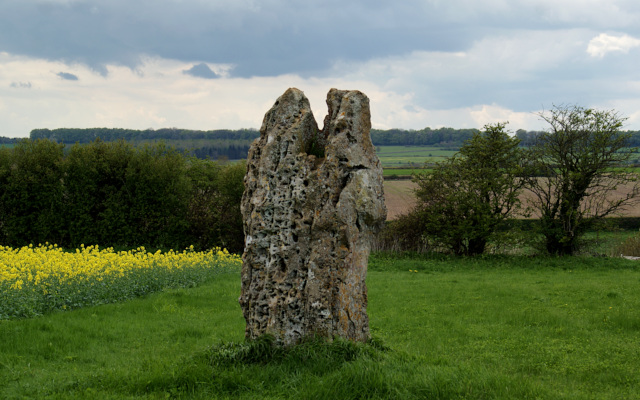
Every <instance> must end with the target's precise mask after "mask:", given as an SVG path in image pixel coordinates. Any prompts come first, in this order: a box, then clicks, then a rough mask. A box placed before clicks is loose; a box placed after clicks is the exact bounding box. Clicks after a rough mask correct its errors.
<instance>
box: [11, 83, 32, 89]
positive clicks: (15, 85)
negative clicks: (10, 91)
mask: <svg viewBox="0 0 640 400" xmlns="http://www.w3.org/2000/svg"><path fill="white" fill-rule="evenodd" d="M9 86H11V87H12V88H20V89H31V82H11V85H9Z"/></svg>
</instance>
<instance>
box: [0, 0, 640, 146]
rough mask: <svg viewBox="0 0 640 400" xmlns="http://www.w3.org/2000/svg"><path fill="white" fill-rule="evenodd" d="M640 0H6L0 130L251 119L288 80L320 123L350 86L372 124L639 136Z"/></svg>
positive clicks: (0, 32) (248, 124)
mask: <svg viewBox="0 0 640 400" xmlns="http://www.w3.org/2000/svg"><path fill="white" fill-rule="evenodd" d="M639 66H640V2H639V1H637V0H389V1H386V0H340V1H338V0H304V1H301V0H297V1H296V0H0V136H6V137H27V136H28V135H29V132H30V131H31V130H32V129H38V128H49V129H55V128H91V127H110V128H130V129H149V128H152V129H159V128H169V127H177V128H183V129H199V130H213V129H240V128H256V129H259V128H260V126H261V124H262V119H263V117H264V114H265V113H266V112H267V111H268V110H269V108H270V107H271V106H272V105H273V103H274V102H275V100H276V99H277V98H278V97H279V96H280V95H281V94H282V93H284V91H285V90H286V89H287V88H289V87H297V88H298V89H300V90H302V91H304V92H305V94H306V96H307V97H308V98H309V100H310V102H311V107H312V109H313V112H314V115H315V117H316V120H317V121H318V123H319V125H321V124H322V121H323V119H324V116H325V115H326V113H327V108H326V103H325V99H326V94H327V92H328V91H329V89H331V88H334V87H335V88H338V89H349V90H360V91H362V92H363V93H365V94H366V95H367V96H368V97H369V99H370V102H371V112H372V116H371V120H372V125H373V127H374V128H377V129H391V128H400V129H423V128H425V127H431V128H439V127H443V126H444V127H453V128H482V127H483V126H484V125H485V124H489V123H497V122H508V123H509V124H508V125H507V128H508V129H510V130H511V131H515V130H517V129H526V130H537V129H544V128H545V127H546V126H545V123H544V122H543V121H542V120H541V119H540V116H539V113H540V112H544V111H545V110H549V109H551V108H553V107H554V106H562V105H579V106H583V107H589V108H597V109H602V110H614V111H615V112H617V113H618V114H619V115H620V116H621V117H623V118H627V120H626V123H625V126H624V128H625V129H631V130H640V67H639Z"/></svg>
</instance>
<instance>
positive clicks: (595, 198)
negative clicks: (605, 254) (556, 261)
mask: <svg viewBox="0 0 640 400" xmlns="http://www.w3.org/2000/svg"><path fill="white" fill-rule="evenodd" d="M539 115H540V117H541V118H542V119H543V120H544V121H546V122H547V123H548V124H549V125H550V127H549V129H548V130H547V131H545V132H543V133H541V134H539V135H538V136H537V138H536V143H535V145H534V146H533V148H532V150H531V162H532V167H533V169H534V171H535V175H536V176H535V177H532V178H531V179H530V180H529V187H530V189H531V191H532V192H533V194H534V196H533V201H532V206H533V208H534V209H535V210H536V211H537V212H538V213H539V215H540V222H541V224H540V227H541V231H542V234H543V235H544V237H545V244H546V249H547V251H548V252H549V253H552V254H559V255H570V254H573V253H574V252H575V251H576V250H577V249H578V247H579V239H580V238H581V236H582V235H583V234H584V233H585V231H586V230H587V229H589V228H590V227H591V226H593V223H595V222H596V221H599V220H602V219H603V218H605V217H608V216H611V215H614V214H616V213H618V212H620V211H623V210H624V209H625V208H626V207H629V206H631V205H633V204H635V203H637V201H638V194H640V183H639V181H638V176H637V174H635V173H633V172H631V171H629V170H628V169H625V165H626V163H627V161H628V160H629V159H630V157H631V156H632V154H633V153H634V152H635V150H634V149H629V148H628V144H627V143H628V139H629V135H628V134H625V133H623V132H621V131H620V128H621V127H622V125H623V123H624V121H625V118H622V117H620V116H619V115H618V113H617V112H615V111H599V110H593V109H586V108H582V107H579V106H557V107H554V108H553V109H552V110H550V111H548V112H543V113H541V114H539ZM618 189H624V190H623V191H622V194H621V193H620V192H617V190H618Z"/></svg>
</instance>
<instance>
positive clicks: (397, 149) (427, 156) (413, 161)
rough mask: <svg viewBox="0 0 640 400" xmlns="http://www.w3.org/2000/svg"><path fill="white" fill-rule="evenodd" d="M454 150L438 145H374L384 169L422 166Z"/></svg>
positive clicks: (449, 154)
mask: <svg viewBox="0 0 640 400" xmlns="http://www.w3.org/2000/svg"><path fill="white" fill-rule="evenodd" d="M456 152H457V149H456V148H443V147H439V146H376V154H377V155H378V157H379V158H380V162H381V163H382V167H383V168H385V169H387V168H403V169H405V170H406V169H409V170H410V169H415V168H422V167H423V166H424V164H425V163H434V162H439V161H443V160H444V159H446V158H447V157H451V156H452V155H454V154H455V153H456Z"/></svg>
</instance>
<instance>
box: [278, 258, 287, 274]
mask: <svg viewBox="0 0 640 400" xmlns="http://www.w3.org/2000/svg"><path fill="white" fill-rule="evenodd" d="M278 267H279V269H280V272H286V270H287V264H286V263H285V262H284V260H283V259H282V258H281V259H280V260H279V261H278Z"/></svg>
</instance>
